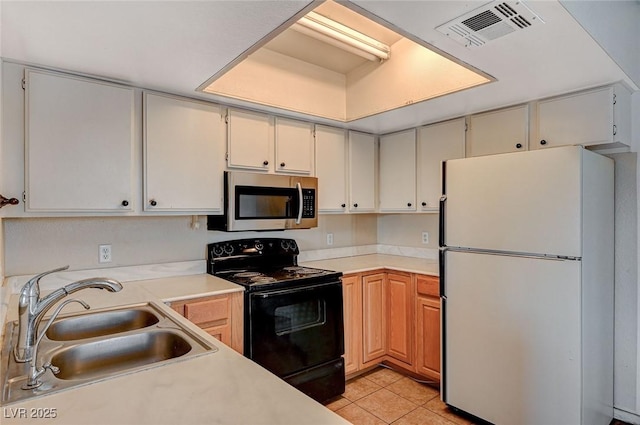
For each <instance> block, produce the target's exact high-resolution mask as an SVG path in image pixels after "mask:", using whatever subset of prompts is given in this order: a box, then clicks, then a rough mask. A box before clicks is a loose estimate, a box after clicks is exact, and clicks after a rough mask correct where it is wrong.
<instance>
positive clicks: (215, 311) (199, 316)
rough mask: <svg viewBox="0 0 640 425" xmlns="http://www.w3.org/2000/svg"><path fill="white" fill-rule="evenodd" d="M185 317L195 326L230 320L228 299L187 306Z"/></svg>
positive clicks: (200, 302)
mask: <svg viewBox="0 0 640 425" xmlns="http://www.w3.org/2000/svg"><path fill="white" fill-rule="evenodd" d="M184 317H186V318H187V319H189V320H190V321H192V322H193V323H195V324H199V323H209V322H215V321H217V320H223V319H227V318H229V299H228V298H227V297H224V298H220V299H213V300H207V301H199V302H195V303H190V304H185V306H184Z"/></svg>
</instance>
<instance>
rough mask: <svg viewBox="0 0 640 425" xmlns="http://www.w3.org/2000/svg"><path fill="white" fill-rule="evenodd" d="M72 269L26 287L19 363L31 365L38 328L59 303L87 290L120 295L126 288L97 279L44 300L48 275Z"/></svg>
mask: <svg viewBox="0 0 640 425" xmlns="http://www.w3.org/2000/svg"><path fill="white" fill-rule="evenodd" d="M68 268H69V266H65V267H61V268H58V269H55V270H49V271H47V272H44V273H41V274H39V275H37V276H34V277H33V278H31V279H30V280H29V281H28V282H27V283H26V284H25V285H24V286H23V287H22V290H21V291H20V299H19V301H18V322H19V324H18V325H19V328H18V342H17V344H16V346H15V348H14V351H13V355H14V357H15V359H16V361H17V362H20V363H24V362H28V361H31V359H32V357H33V354H34V353H33V349H34V346H35V345H36V341H37V339H38V326H39V325H40V322H41V321H42V318H43V317H44V315H45V313H46V312H47V311H48V310H49V309H50V308H51V307H52V306H53V305H54V304H56V303H57V302H58V301H60V300H61V299H63V298H64V297H66V296H67V295H69V294H72V293H74V292H77V291H79V290H81V289H85V288H98V289H106V290H108V291H111V292H118V291H120V290H121V289H122V284H120V282H118V281H116V280H113V279H107V278H105V277H95V278H89V279H83V280H79V281H77V282H73V283H70V284H69V285H67V286H65V287H63V288H60V289H56V290H55V291H53V292H52V293H50V294H49V295H47V296H46V297H44V298H42V299H41V298H40V279H42V277H44V276H46V275H48V274H51V273H55V272H60V271H63V270H67V269H68Z"/></svg>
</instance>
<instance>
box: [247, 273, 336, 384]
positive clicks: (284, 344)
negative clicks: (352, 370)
mask: <svg viewBox="0 0 640 425" xmlns="http://www.w3.org/2000/svg"><path fill="white" fill-rule="evenodd" d="M248 297H249V303H248V304H249V305H248V307H249V308H248V310H249V311H248V317H247V320H248V326H247V328H246V332H247V334H246V335H245V343H246V345H245V350H246V352H245V355H246V356H247V357H249V358H250V359H252V360H253V361H255V362H256V363H258V364H260V365H262V366H263V367H265V368H266V369H268V370H270V371H271V372H273V373H275V374H276V375H278V376H280V377H283V376H287V375H290V374H293V373H296V372H299V371H302V370H304V369H307V368H310V367H313V366H318V365H321V364H323V363H327V362H329V361H331V360H338V359H340V356H342V354H344V328H343V312H342V283H341V282H340V281H337V282H332V283H325V284H317V285H314V286H308V287H301V288H291V289H286V290H276V291H265V292H255V293H249V295H248Z"/></svg>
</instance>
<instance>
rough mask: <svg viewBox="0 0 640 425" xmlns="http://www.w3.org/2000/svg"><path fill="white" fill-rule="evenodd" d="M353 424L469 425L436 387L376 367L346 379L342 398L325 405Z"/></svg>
mask: <svg viewBox="0 0 640 425" xmlns="http://www.w3.org/2000/svg"><path fill="white" fill-rule="evenodd" d="M326 406H327V407H328V408H329V409H331V410H333V411H335V412H336V413H337V414H339V415H340V416H342V417H343V418H345V419H346V420H348V421H349V422H351V423H352V424H353V425H385V424H394V425H469V424H471V423H472V422H470V421H469V420H467V419H465V418H463V417H461V416H458V415H456V414H455V413H453V412H452V411H451V410H450V409H449V408H448V407H447V406H446V405H445V404H444V403H443V402H442V401H440V393H439V391H438V388H437V387H431V386H429V385H424V384H420V383H418V382H416V381H414V380H412V379H411V378H408V377H406V376H404V375H402V374H400V373H398V372H395V371H393V370H391V369H386V368H382V367H381V368H377V369H374V370H373V371H371V372H368V373H366V374H364V375H361V376H358V377H357V378H354V379H352V380H349V381H348V382H347V387H346V390H345V392H344V394H342V396H341V397H339V398H337V399H335V400H332V401H331V402H330V403H328V404H327V405H326Z"/></svg>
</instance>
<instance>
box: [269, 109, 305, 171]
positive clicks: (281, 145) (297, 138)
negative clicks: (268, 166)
mask: <svg viewBox="0 0 640 425" xmlns="http://www.w3.org/2000/svg"><path fill="white" fill-rule="evenodd" d="M313 142H314V139H313V124H311V123H308V122H303V121H295V120H290V119H287V118H280V117H276V141H275V143H276V164H275V170H276V172H278V173H293V174H307V175H311V174H312V173H313V158H314V155H313Z"/></svg>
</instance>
